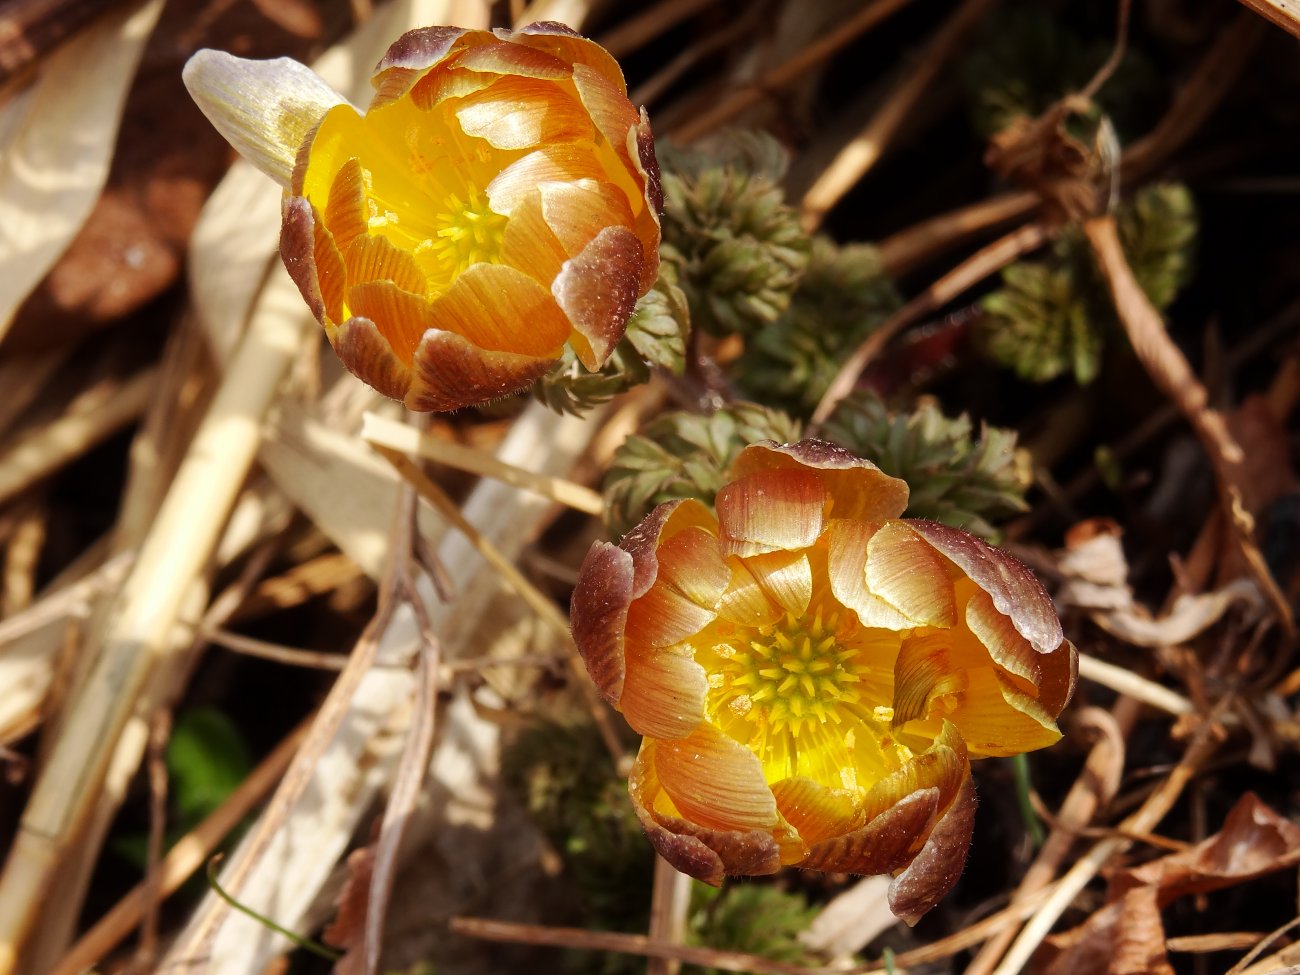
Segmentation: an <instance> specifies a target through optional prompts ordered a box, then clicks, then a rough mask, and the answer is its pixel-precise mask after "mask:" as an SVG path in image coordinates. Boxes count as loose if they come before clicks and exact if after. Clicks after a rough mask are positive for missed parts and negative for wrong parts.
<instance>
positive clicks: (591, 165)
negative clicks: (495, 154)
mask: <svg viewBox="0 0 1300 975" xmlns="http://www.w3.org/2000/svg"><path fill="white" fill-rule="evenodd" d="M604 178H605V172H604V170H603V169H602V168H601V167H600V165H599V164H598V163H597V162H596V160H595V159H594V158H593V156H592V154H591V151H590V150H589V149H587V148H585V147H583V146H576V145H570V144H561V145H552V146H544V147H542V148H541V149H538V150H536V151H535V152H530V153H529V154H528V155H526V156H524V157H523V158H521V159H516V160H515V161H514V162H512V163H511V164H510V165H509V166H507V167H506V168H505V169H503V170H501V172H500V173H498V174H497V175H496V177H495V178H494V179H493V180H492V182H490V183H489V184H488V186H487V195H488V202H489V204H490V205H491V207H492V209H493V210H495V211H496V212H497V213H500V214H503V215H505V216H510V215H511V214H512V213H513V212H514V209H515V207H516V206H518V205H519V203H520V201H522V200H523V199H524V197H526V196H527V195H528V194H529V193H532V192H533V191H534V190H536V189H537V187H538V186H540V185H541V184H542V183H545V182H556V181H558V182H562V183H563V182H573V181H574V180H579V179H594V180H603V179H604Z"/></svg>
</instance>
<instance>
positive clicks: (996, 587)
mask: <svg viewBox="0 0 1300 975" xmlns="http://www.w3.org/2000/svg"><path fill="white" fill-rule="evenodd" d="M909 524H910V525H911V526H912V527H913V528H915V529H916V531H917V532H919V533H920V534H921V535H922V536H923V537H924V538H925V539H926V541H928V542H929V543H930V544H931V545H933V546H934V547H935V548H936V549H937V550H938V551H939V552H941V553H942V554H943V555H944V556H946V557H947V558H948V559H951V560H952V562H953V563H955V564H956V565H957V567H958V568H960V569H961V570H962V572H964V573H965V574H966V575H967V576H968V577H969V578H970V579H971V581H973V582H974V583H975V584H976V585H977V586H979V587H980V588H981V589H983V590H984V591H985V592H987V593H988V594H989V596H990V598H991V599H992V600H993V605H994V607H995V608H996V609H997V611H998V612H999V613H1002V614H1004V615H1005V616H1009V617H1010V618H1011V622H1012V625H1014V626H1015V628H1016V631H1017V632H1018V633H1019V634H1020V635H1021V636H1023V637H1024V638H1025V639H1026V640H1028V641H1029V642H1030V643H1031V644H1033V647H1034V649H1035V650H1037V651H1038V652H1039V653H1050V652H1051V651H1053V650H1055V649H1056V648H1057V647H1059V646H1060V645H1061V641H1062V640H1063V639H1065V634H1064V633H1063V632H1062V631H1061V621H1060V619H1059V618H1058V617H1057V615H1056V608H1055V607H1054V606H1053V605H1052V600H1051V599H1050V598H1049V597H1048V595H1047V593H1046V592H1045V591H1044V590H1043V586H1042V584H1041V583H1040V582H1039V581H1038V579H1037V578H1035V576H1034V574H1033V573H1032V572H1030V571H1029V569H1027V568H1026V567H1025V566H1024V564H1022V563H1021V562H1020V561H1019V560H1018V559H1015V558H1013V557H1012V556H1010V555H1008V554H1007V553H1006V552H1003V551H1001V550H999V549H996V548H993V547H992V546H991V545H988V544H986V543H985V542H983V541H981V540H980V539H978V538H976V537H975V536H973V535H969V534H967V533H966V532H964V531H961V530H960V529H958V528H950V527H949V526H947V525H941V524H939V523H938V522H933V521H924V520H921V519H917V520H915V521H909Z"/></svg>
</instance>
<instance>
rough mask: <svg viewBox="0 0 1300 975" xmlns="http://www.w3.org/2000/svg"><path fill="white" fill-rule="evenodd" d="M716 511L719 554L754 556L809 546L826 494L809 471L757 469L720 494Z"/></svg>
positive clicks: (821, 516) (819, 522) (821, 521)
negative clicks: (720, 550)
mask: <svg viewBox="0 0 1300 975" xmlns="http://www.w3.org/2000/svg"><path fill="white" fill-rule="evenodd" d="M746 449H749V448H746ZM715 507H716V508H717V512H718V523H719V524H720V525H721V528H722V546H723V551H724V552H726V553H727V554H730V555H741V556H745V555H757V554H758V553H760V552H773V551H776V550H777V549H787V550H788V549H795V548H807V547H808V546H809V545H812V544H813V542H815V541H817V536H818V535H820V534H821V530H822V525H823V524H824V511H825V507H826V492H825V490H824V489H823V487H822V483H821V480H820V478H819V477H818V476H817V474H816V473H815V472H813V471H809V470H803V469H797V468H791V469H787V470H758V471H755V472H753V473H750V474H748V475H747V476H743V477H740V478H738V479H736V480H733V481H732V482H731V483H730V484H728V485H727V486H726V487H724V488H723V489H722V490H721V491H719V492H718V497H717V500H716V502H715Z"/></svg>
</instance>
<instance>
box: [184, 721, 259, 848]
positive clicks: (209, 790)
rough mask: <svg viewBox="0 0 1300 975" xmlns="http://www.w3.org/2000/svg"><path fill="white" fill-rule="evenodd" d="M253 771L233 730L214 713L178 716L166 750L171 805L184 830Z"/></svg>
mask: <svg viewBox="0 0 1300 975" xmlns="http://www.w3.org/2000/svg"><path fill="white" fill-rule="evenodd" d="M252 769H253V762H252V759H251V758H250V757H249V754H248V748H247V746H246V745H245V744H244V738H243V735H241V734H240V731H239V729H238V727H236V725H235V724H234V722H233V721H231V720H230V719H229V718H228V717H226V715H225V714H223V713H222V712H221V711H218V710H216V709H215V708H207V707H200V708H190V709H189V710H187V711H183V712H181V714H180V717H179V718H177V720H176V724H175V727H173V728H172V736H171V740H170V741H169V742H168V744H167V771H168V775H169V776H170V786H169V788H170V791H171V795H172V802H173V805H174V807H175V809H176V811H177V813H178V814H179V816H180V820H181V824H182V825H183V826H184V827H187V828H188V827H189V826H192V825H194V824H197V823H198V822H199V821H200V820H202V819H203V818H204V817H206V816H207V815H208V814H209V813H211V812H213V811H214V810H215V809H216V808H217V807H218V806H220V805H221V803H223V802H224V801H225V800H226V798H227V797H228V796H229V795H230V793H231V792H233V791H234V790H235V788H236V787H237V786H238V785H239V783H241V782H242V781H244V779H245V778H247V776H248V774H249V773H250V772H251V771H252Z"/></svg>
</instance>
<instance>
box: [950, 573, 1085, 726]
mask: <svg viewBox="0 0 1300 975" xmlns="http://www.w3.org/2000/svg"><path fill="white" fill-rule="evenodd" d="M966 624H967V626H968V627H970V630H971V632H972V633H974V634H975V636H976V638H977V639H978V640H979V641H980V642H981V643H982V644H984V646H985V647H987V648H988V651H989V655H990V656H991V657H992V658H993V660H994V662H995V663H997V665H998V666H1000V667H1002V668H1003V669H1004V670H1006V671H1007V672H1009V673H1012V674H1015V675H1016V676H1017V677H1020V678H1021V679H1022V680H1025V681H1028V682H1029V683H1030V684H1032V685H1033V687H1034V691H1035V693H1034V697H1035V699H1036V700H1037V702H1038V704H1039V705H1040V706H1041V707H1042V709H1043V711H1044V712H1045V713H1046V714H1048V715H1050V717H1051V719H1052V720H1055V719H1056V718H1057V717H1058V716H1059V715H1060V713H1061V710H1062V709H1063V708H1064V707H1065V705H1066V704H1067V703H1068V702H1069V700H1070V695H1071V694H1072V693H1073V691H1074V684H1075V681H1076V680H1077V678H1078V670H1079V662H1078V653H1077V652H1076V651H1075V649H1074V644H1072V643H1070V642H1069V641H1068V640H1062V642H1061V645H1060V646H1058V647H1057V648H1056V649H1055V650H1054V651H1052V652H1051V653H1046V654H1040V653H1036V652H1035V650H1034V648H1033V646H1032V645H1031V644H1030V643H1029V641H1028V640H1026V639H1025V638H1024V637H1023V636H1022V635H1021V634H1020V632H1019V631H1018V630H1016V629H1015V627H1014V625H1013V623H1012V621H1011V618H1010V617H1008V616H1006V615H1004V614H1002V613H1000V612H998V610H997V609H996V608H995V607H994V606H993V602H992V596H991V595H990V594H988V593H977V594H975V595H974V596H972V597H971V599H970V601H969V602H967V604H966Z"/></svg>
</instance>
